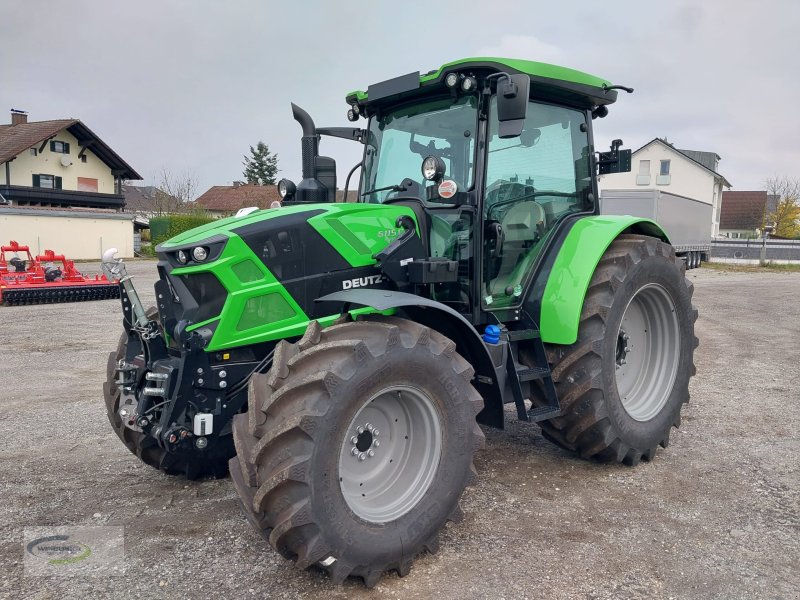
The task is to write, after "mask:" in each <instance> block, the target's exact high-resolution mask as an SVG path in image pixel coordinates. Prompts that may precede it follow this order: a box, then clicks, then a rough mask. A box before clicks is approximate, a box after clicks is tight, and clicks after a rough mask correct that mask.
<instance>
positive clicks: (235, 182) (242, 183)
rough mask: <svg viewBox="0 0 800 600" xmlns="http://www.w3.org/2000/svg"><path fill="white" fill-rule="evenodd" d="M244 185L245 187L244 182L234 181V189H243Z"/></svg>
mask: <svg viewBox="0 0 800 600" xmlns="http://www.w3.org/2000/svg"><path fill="white" fill-rule="evenodd" d="M243 185H244V181H234V182H233V187H235V188H237V187H241V186H243Z"/></svg>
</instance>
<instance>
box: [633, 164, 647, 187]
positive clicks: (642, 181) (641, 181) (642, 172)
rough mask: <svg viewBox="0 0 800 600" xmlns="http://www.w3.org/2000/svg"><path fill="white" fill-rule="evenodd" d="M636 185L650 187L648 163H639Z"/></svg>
mask: <svg viewBox="0 0 800 600" xmlns="http://www.w3.org/2000/svg"><path fill="white" fill-rule="evenodd" d="M636 185H650V161H649V160H640V161H639V174H638V175H637V176H636Z"/></svg>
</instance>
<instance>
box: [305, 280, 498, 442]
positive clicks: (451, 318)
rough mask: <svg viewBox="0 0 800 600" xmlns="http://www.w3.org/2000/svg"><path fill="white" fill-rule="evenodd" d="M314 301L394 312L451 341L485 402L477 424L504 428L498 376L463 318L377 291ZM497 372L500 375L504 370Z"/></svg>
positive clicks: (339, 294)
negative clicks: (467, 366)
mask: <svg viewBox="0 0 800 600" xmlns="http://www.w3.org/2000/svg"><path fill="white" fill-rule="evenodd" d="M317 302H344V303H345V306H344V309H343V312H347V311H349V310H350V308H349V305H350V304H356V305H359V306H368V307H371V308H374V309H375V310H378V311H385V310H390V309H397V310H398V311H399V312H400V313H401V314H402V316H404V317H407V318H408V319H410V320H412V321H415V322H417V323H420V324H422V325H425V326H426V327H430V328H431V329H434V330H436V331H438V332H439V333H441V334H442V335H444V336H447V337H448V338H450V339H451V340H453V342H455V344H456V350H457V351H458V353H459V354H460V355H461V356H463V357H464V358H465V359H466V360H467V361H468V362H469V363H470V364H471V365H472V366H473V368H474V369H475V378H474V379H473V381H472V385H473V386H474V387H475V389H476V390H478V392H479V393H480V394H481V396H483V400H484V408H483V410H482V411H481V412H480V413H479V414H478V417H477V420H478V422H479V423H482V424H484V425H489V426H491V427H497V428H499V429H502V428H503V425H504V421H503V396H502V392H501V388H500V384H499V383H498V379H499V377H498V373H496V372H495V367H494V364H493V362H492V358H491V356H490V355H489V352H488V351H487V350H486V346H485V345H484V343H483V339H482V338H481V336H480V334H479V333H478V331H477V330H476V329H475V327H473V326H472V324H471V323H470V322H469V321H467V320H466V319H465V318H464V317H463V315H461V314H459V313H458V312H457V311H455V310H453V309H452V308H451V307H449V306H447V305H445V304H442V303H441V302H436V301H435V300H430V299H428V298H423V297H421V296H415V295H414V294H407V293H405V292H393V291H388V290H377V289H358V290H346V291H342V292H335V293H333V294H328V295H327V296H323V297H321V298H318V299H317ZM500 370H501V372H502V371H503V370H504V367H503V368H501V369H500Z"/></svg>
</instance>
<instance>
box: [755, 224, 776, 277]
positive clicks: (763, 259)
mask: <svg viewBox="0 0 800 600" xmlns="http://www.w3.org/2000/svg"><path fill="white" fill-rule="evenodd" d="M773 231H775V226H774V225H764V231H763V232H762V233H761V259H760V260H759V261H758V262H759V264H760V265H761V266H762V267H764V266H766V264H767V238H768V237H769V234H770V233H772V232H773Z"/></svg>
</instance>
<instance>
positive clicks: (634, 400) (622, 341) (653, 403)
mask: <svg viewBox="0 0 800 600" xmlns="http://www.w3.org/2000/svg"><path fill="white" fill-rule="evenodd" d="M679 360H680V328H679V324H678V316H677V314H676V313H675V303H674V302H673V301H672V297H671V296H670V295H669V293H668V292H667V290H665V289H664V288H663V287H661V286H660V285H658V284H655V283H651V284H648V285H645V286H644V287H642V288H640V289H639V291H637V292H636V293H635V294H634V295H633V298H631V300H630V302H629V303H628V306H627V308H626V309H625V314H624V315H623V317H622V322H621V323H620V327H619V332H618V333H617V347H616V357H615V362H616V383H617V392H618V393H619V398H620V400H621V401H622V406H623V408H624V409H625V411H626V412H627V413H628V414H629V415H630V416H631V417H632V418H633V419H636V420H637V421H649V420H650V419H652V418H653V417H655V416H656V415H658V414H659V412H660V411H661V409H662V408H664V405H665V404H666V403H667V400H668V398H669V396H670V394H671V393H672V388H673V385H674V383H675V377H676V375H677V372H678V362H679Z"/></svg>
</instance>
